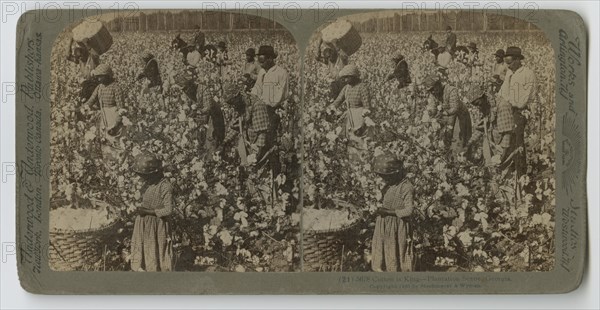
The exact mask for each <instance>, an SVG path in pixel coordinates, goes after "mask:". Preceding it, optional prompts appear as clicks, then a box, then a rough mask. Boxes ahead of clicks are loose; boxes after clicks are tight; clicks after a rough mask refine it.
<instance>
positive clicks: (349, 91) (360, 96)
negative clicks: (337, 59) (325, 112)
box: [333, 83, 371, 109]
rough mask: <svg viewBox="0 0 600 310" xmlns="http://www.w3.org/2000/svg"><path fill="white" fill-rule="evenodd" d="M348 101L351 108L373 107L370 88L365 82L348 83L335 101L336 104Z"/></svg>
mask: <svg viewBox="0 0 600 310" xmlns="http://www.w3.org/2000/svg"><path fill="white" fill-rule="evenodd" d="M344 101H346V102H347V104H348V106H349V107H350V108H367V109H369V108H371V98H370V96H369V90H368V89H367V86H366V85H365V84H364V83H358V84H356V85H350V84H348V85H346V86H344V88H343V89H342V91H341V92H340V94H339V95H338V97H337V98H336V99H335V101H334V102H333V105H334V106H339V105H340V104H341V103H342V102H344Z"/></svg>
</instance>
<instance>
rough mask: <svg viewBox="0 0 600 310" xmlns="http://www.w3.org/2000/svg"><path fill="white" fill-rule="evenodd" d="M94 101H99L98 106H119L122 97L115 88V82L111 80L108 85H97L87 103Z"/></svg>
mask: <svg viewBox="0 0 600 310" xmlns="http://www.w3.org/2000/svg"><path fill="white" fill-rule="evenodd" d="M96 102H99V103H100V107H105V108H108V107H121V106H122V104H121V102H122V98H121V93H120V92H119V91H118V89H117V84H116V83H114V82H113V83H110V84H108V85H104V84H100V85H98V87H96V89H94V92H93V93H92V96H91V97H90V99H88V101H87V104H93V103H96Z"/></svg>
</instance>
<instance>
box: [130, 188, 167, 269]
mask: <svg viewBox="0 0 600 310" xmlns="http://www.w3.org/2000/svg"><path fill="white" fill-rule="evenodd" d="M172 192H173V190H172V187H171V184H170V183H169V181H167V180H166V179H162V180H161V181H160V182H159V183H157V184H152V185H149V186H148V188H147V189H146V191H145V192H144V196H143V200H142V206H143V207H145V208H150V209H153V210H155V212H156V216H154V215H145V216H142V215H138V216H137V217H136V219H135V224H134V227H133V236H132V237H131V270H133V271H171V270H173V243H172V240H171V228H170V226H169V222H168V221H167V217H168V216H169V215H170V214H171V213H172V212H173V194H172Z"/></svg>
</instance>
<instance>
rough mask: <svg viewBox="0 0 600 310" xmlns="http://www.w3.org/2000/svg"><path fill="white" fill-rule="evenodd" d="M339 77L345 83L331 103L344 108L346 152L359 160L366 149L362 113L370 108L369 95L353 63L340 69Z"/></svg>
mask: <svg viewBox="0 0 600 310" xmlns="http://www.w3.org/2000/svg"><path fill="white" fill-rule="evenodd" d="M340 78H341V79H342V83H344V84H345V86H344V88H343V89H342V91H341V92H340V94H339V95H338V97H337V98H336V99H335V100H334V101H333V103H332V104H331V107H332V108H338V107H339V106H341V105H342V104H344V106H343V107H342V109H345V112H344V118H345V119H346V136H347V138H348V142H349V144H348V152H349V155H350V158H351V159H352V160H357V161H361V160H362V153H364V151H365V150H366V141H365V136H366V133H367V132H366V129H367V126H366V124H365V120H364V117H363V115H364V113H365V112H366V110H368V109H370V108H371V97H370V94H369V90H368V89H367V86H366V84H365V83H362V81H361V80H360V72H359V70H358V67H356V65H354V64H349V65H347V66H345V67H344V69H342V70H341V71H340Z"/></svg>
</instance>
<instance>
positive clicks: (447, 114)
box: [423, 74, 472, 158]
mask: <svg viewBox="0 0 600 310" xmlns="http://www.w3.org/2000/svg"><path fill="white" fill-rule="evenodd" d="M423 87H424V88H425V90H426V91H428V92H429V93H430V94H431V95H432V96H433V97H434V98H435V99H436V100H437V101H438V102H440V103H441V104H442V115H443V116H444V123H445V129H446V130H445V133H444V141H445V142H446V143H447V144H450V149H451V150H452V156H453V157H454V158H456V156H457V155H458V154H460V153H462V152H464V151H465V150H466V147H467V145H468V142H469V139H471V134H472V124H471V115H470V113H469V110H468V109H467V106H466V105H465V104H464V103H463V102H462V101H461V100H460V98H459V95H458V89H457V88H456V87H454V86H452V85H449V84H447V83H445V82H444V83H443V82H442V81H441V80H440V78H439V77H438V75H437V74H430V75H428V76H427V77H425V79H424V81H423Z"/></svg>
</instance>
